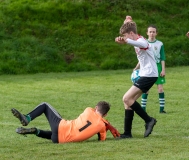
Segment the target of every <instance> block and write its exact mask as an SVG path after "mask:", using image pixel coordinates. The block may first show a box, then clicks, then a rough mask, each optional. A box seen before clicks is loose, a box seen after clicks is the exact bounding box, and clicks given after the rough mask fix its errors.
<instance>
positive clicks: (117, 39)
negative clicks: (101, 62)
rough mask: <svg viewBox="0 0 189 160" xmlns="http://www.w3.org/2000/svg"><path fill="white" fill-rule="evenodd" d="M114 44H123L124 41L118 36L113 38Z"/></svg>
mask: <svg viewBox="0 0 189 160" xmlns="http://www.w3.org/2000/svg"><path fill="white" fill-rule="evenodd" d="M115 42H117V43H121V44H123V43H125V40H124V38H123V37H120V36H119V37H116V38H115Z"/></svg>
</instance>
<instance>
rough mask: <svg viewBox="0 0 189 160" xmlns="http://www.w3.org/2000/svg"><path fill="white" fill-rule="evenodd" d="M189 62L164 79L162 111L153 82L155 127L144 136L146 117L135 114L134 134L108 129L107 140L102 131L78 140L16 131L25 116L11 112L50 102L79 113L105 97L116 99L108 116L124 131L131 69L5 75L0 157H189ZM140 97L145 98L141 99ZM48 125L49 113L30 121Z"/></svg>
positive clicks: (68, 113)
mask: <svg viewBox="0 0 189 160" xmlns="http://www.w3.org/2000/svg"><path fill="white" fill-rule="evenodd" d="M188 70H189V67H178V68H167V70H166V73H167V75H166V81H167V83H166V84H165V85H164V89H165V96H166V107H165V110H166V111H167V114H159V112H158V111H159V105H158V94H157V88H156V86H153V87H152V89H151V91H150V95H149V101H148V104H147V112H148V113H149V114H150V115H151V116H153V117H155V118H156V119H157V121H158V122H157V124H156V126H155V128H154V131H153V133H152V134H151V135H150V136H149V137H148V138H143V134H144V122H143V121H142V120H141V119H140V118H139V117H138V116H137V115H135V117H134V122H133V129H132V132H133V137H134V138H133V139H126V140H115V139H114V138H113V137H112V135H111V134H110V132H108V135H107V140H106V141H105V142H98V141H97V136H94V137H92V138H91V139H89V140H87V141H84V142H79V143H67V144H53V143H52V142H51V141H48V140H45V139H40V138H38V137H36V136H34V135H28V136H27V137H24V136H21V135H18V134H16V133H15V129H16V128H17V127H19V126H21V125H20V122H19V121H18V120H17V119H16V118H15V117H13V116H12V113H11V112H10V109H11V108H13V107H15V108H16V109H18V110H20V111H21V112H22V113H27V112H29V111H30V110H32V109H33V108H34V107H35V106H36V105H38V104H39V103H41V102H48V103H50V104H51V105H52V106H54V108H56V109H57V111H58V112H59V113H60V114H61V115H62V117H64V118H65V119H74V118H76V117H77V116H78V115H79V114H80V113H81V112H82V111H83V110H84V109H85V107H88V106H91V107H93V106H95V105H96V103H97V102H98V101H100V100H106V101H108V102H110V104H111V110H110V112H109V114H108V116H107V119H108V120H109V121H110V122H111V123H112V124H113V125H114V126H116V128H117V129H118V130H119V131H120V132H123V118H124V108H123V103H122V96H123V94H124V93H125V92H126V91H127V89H128V88H129V87H130V86H131V81H130V74H131V70H117V71H92V72H77V73H48V74H35V75H11V76H9V75H3V76H0V101H1V112H0V128H1V132H0V139H1V140H0V159H1V160H23V159H30V160H43V159H48V160H58V159H61V160H74V159H77V160H80V159H81V160H83V159H85V160H92V159H95V160H96V159H98V160H108V159H109V160H110V159H112V160H143V159H145V160H152V159H153V160H154V159H161V160H167V159H170V160H181V159H182V160H184V159H188V158H189V152H188V148H189V131H188V129H189V118H188V117H189V116H188V115H189V108H188V107H189V101H188V97H189V93H188V89H189V81H188V78H189V74H188ZM139 102H140V100H139ZM34 126H36V127H39V128H41V129H49V125H48V123H47V121H46V119H45V117H44V116H41V117H39V118H37V119H35V120H34V121H32V122H31V123H30V124H29V127H34Z"/></svg>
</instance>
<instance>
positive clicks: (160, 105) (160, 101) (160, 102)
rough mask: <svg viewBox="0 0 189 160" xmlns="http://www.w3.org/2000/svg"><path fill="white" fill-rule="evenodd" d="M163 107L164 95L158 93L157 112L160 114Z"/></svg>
mask: <svg viewBox="0 0 189 160" xmlns="http://www.w3.org/2000/svg"><path fill="white" fill-rule="evenodd" d="M164 107H165V94H164V92H162V93H159V111H160V112H162V111H163V110H164Z"/></svg>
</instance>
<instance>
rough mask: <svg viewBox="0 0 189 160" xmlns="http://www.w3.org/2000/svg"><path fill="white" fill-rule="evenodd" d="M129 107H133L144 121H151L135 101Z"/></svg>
mask: <svg viewBox="0 0 189 160" xmlns="http://www.w3.org/2000/svg"><path fill="white" fill-rule="evenodd" d="M130 108H131V109H133V110H134V111H135V112H136V114H138V115H139V116H140V117H141V118H142V119H143V120H144V121H145V122H146V123H148V122H150V121H151V117H150V116H149V115H148V114H147V113H146V112H145V111H144V110H143V109H142V107H141V106H140V104H139V103H138V102H137V101H135V102H134V103H133V104H132V105H131V106H130Z"/></svg>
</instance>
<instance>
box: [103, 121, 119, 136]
mask: <svg viewBox="0 0 189 160" xmlns="http://www.w3.org/2000/svg"><path fill="white" fill-rule="evenodd" d="M107 130H110V132H111V134H112V135H113V136H114V138H116V137H120V133H119V131H118V130H117V129H116V128H115V127H113V126H112V125H111V124H110V123H109V122H108V123H106V131H107Z"/></svg>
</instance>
